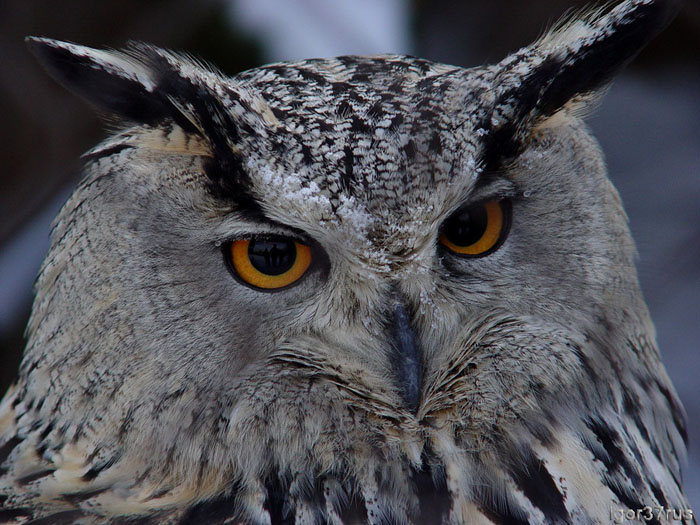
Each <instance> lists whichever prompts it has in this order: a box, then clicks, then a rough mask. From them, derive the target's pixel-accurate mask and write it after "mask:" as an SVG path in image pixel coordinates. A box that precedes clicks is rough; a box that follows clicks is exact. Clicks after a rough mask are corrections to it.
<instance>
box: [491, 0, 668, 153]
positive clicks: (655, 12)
mask: <svg viewBox="0 0 700 525" xmlns="http://www.w3.org/2000/svg"><path fill="white" fill-rule="evenodd" d="M680 5H681V1H680V0H624V1H622V2H621V3H619V4H618V5H617V6H616V7H614V8H613V9H609V10H607V11H606V10H605V9H601V8H597V9H594V10H592V11H590V12H589V13H588V14H585V15H584V16H582V17H577V18H576V19H574V20H571V21H569V22H567V23H564V24H560V25H559V26H558V27H557V28H556V29H555V30H554V31H552V32H550V33H548V34H546V35H545V36H544V37H543V38H541V39H540V40H539V41H537V42H535V43H534V44H533V45H531V46H528V47H526V48H523V49H521V50H520V51H518V52H517V53H514V54H512V55H510V56H508V57H506V58H505V59H504V60H503V61H501V62H500V63H499V64H497V65H496V66H494V67H493V69H492V72H493V75H494V77H493V81H492V82H493V85H494V86H495V102H494V110H493V113H492V118H491V129H492V130H493V133H492V134H491V137H492V140H495V141H498V142H499V143H500V144H501V145H502V146H503V145H505V146H503V148H504V150H505V153H506V154H509V153H510V154H512V153H515V152H516V151H517V149H518V144H520V143H522V140H523V139H524V138H525V137H526V136H527V134H528V133H529V130H531V129H532V127H533V126H535V125H537V123H538V122H540V121H541V120H542V119H546V118H548V117H550V116H551V115H553V114H554V113H556V112H557V111H559V110H561V109H562V108H564V107H565V106H567V105H568V104H570V103H572V102H574V103H577V102H581V101H582V100H586V99H588V98H594V97H595V94H596V92H598V91H600V90H601V89H603V88H605V87H606V85H607V84H608V83H609V82H610V81H611V80H612V78H613V77H614V76H615V75H616V74H617V73H618V72H619V71H620V70H621V69H622V68H623V67H624V66H625V65H627V64H628V63H629V62H630V61H631V60H632V59H633V58H634V57H635V56H636V55H637V53H639V52H640V51H641V50H642V48H643V47H644V46H645V45H646V44H647V43H648V42H649V41H650V40H651V39H652V38H653V37H654V36H655V35H656V34H658V33H659V32H660V31H661V30H662V29H664V28H665V27H666V26H667V25H668V24H669V23H670V22H671V20H672V19H673V18H674V16H675V15H676V14H677V13H678V11H679V9H680Z"/></svg>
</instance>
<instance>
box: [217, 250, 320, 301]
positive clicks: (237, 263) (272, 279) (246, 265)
mask: <svg viewBox="0 0 700 525" xmlns="http://www.w3.org/2000/svg"><path fill="white" fill-rule="evenodd" d="M230 261H231V266H232V267H233V270H234V271H235V272H236V274H237V275H238V277H240V279H241V280H242V281H244V282H245V283H247V284H249V285H250V286H252V287H254V288H261V289H263V290H277V289H280V288H284V287H286V286H289V285H291V284H293V283H295V282H296V281H298V280H299V279H300V278H301V277H302V276H303V275H304V273H306V270H308V269H309V266H310V265H311V249H310V248H309V247H308V246H306V245H305V244H301V243H299V242H296V241H294V240H292V239H287V238H284V237H276V238H261V239H256V238H252V239H241V240H238V241H233V242H232V243H231V247H230Z"/></svg>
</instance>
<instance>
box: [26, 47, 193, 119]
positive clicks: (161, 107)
mask: <svg viewBox="0 0 700 525" xmlns="http://www.w3.org/2000/svg"><path fill="white" fill-rule="evenodd" d="M25 41H26V43H27V46H28V47H29V50H30V51H31V52H32V53H33V54H34V56H36V57H37V59H38V60H39V62H40V63H41V65H42V66H44V68H45V69H46V70H47V71H48V73H49V74H50V75H51V76H52V77H53V78H54V79H56V80H57V81H58V82H59V83H60V84H62V85H63V86H65V87H66V88H67V89H69V90H70V91H72V92H74V93H75V94H77V95H79V96H80V97H82V98H84V99H86V100H87V101H88V102H90V103H91V104H93V105H94V106H96V107H97V108H98V109H100V110H101V111H104V112H105V113H108V114H111V115H115V116H117V117H119V118H121V119H123V120H126V121H129V122H135V123H140V124H146V125H157V124H159V123H162V122H163V121H165V120H172V121H175V122H176V123H177V124H178V125H180V126H181V127H182V128H183V129H185V130H188V131H192V130H193V129H194V127H193V125H192V122H191V118H190V116H189V115H185V114H183V112H182V111H181V109H180V108H179V107H178V104H176V103H174V97H172V96H171V94H170V93H169V92H168V91H169V90H168V89H167V86H163V85H161V84H162V82H161V78H162V77H163V76H164V75H165V74H167V73H171V77H177V78H181V79H182V80H183V81H188V80H189V79H185V78H184V77H181V75H180V72H179V71H177V70H176V68H174V67H173V66H172V65H171V64H170V62H169V61H168V57H170V56H171V54H170V53H168V52H167V51H163V50H161V49H158V48H156V47H152V46H148V45H146V44H133V45H131V47H130V48H128V49H127V50H125V51H114V50H101V49H92V48H89V47H86V46H80V45H77V44H72V43H69V42H60V41H58V40H51V39H48V38H37V37H28V38H26V39H25Z"/></svg>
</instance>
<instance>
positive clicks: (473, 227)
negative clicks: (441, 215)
mask: <svg viewBox="0 0 700 525" xmlns="http://www.w3.org/2000/svg"><path fill="white" fill-rule="evenodd" d="M487 223H488V216H487V214H486V208H485V207H484V206H474V207H473V208H469V209H468V210H465V211H463V212H462V213H460V214H459V215H455V216H454V217H452V218H451V219H448V220H447V222H445V226H444V229H443V233H444V234H445V237H447V240H448V241H450V242H451V243H452V244H454V245H456V246H471V245H472V244H474V243H476V242H478V241H479V239H481V237H483V235H484V232H485V231H486V225H487Z"/></svg>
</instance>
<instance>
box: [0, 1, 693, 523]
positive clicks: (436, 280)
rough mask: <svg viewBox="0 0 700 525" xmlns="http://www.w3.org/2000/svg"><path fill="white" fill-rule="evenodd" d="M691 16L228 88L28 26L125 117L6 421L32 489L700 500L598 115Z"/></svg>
mask: <svg viewBox="0 0 700 525" xmlns="http://www.w3.org/2000/svg"><path fill="white" fill-rule="evenodd" d="M676 7H677V6H676V2H671V1H651V0H626V1H624V2H622V3H621V4H619V5H618V6H617V7H615V8H613V9H608V10H603V11H601V10H597V11H594V12H591V13H590V14H588V15H583V16H581V17H578V18H575V19H572V20H570V21H569V22H567V23H564V24H561V25H560V26H559V27H558V28H557V29H556V30H554V31H553V32H550V33H548V34H547V35H545V36H544V37H543V38H541V39H540V40H538V41H537V42H535V43H534V44H532V45H530V46H528V47H525V48H523V49H521V50H520V51H518V52H516V53H514V54H512V55H510V56H508V57H507V58H505V59H504V60H502V61H501V62H499V63H497V64H495V65H489V66H484V67H479V68H474V69H462V68H459V67H455V66H448V65H443V64H436V63H432V62H429V61H426V60H421V59H417V58H412V57H405V56H394V55H381V56H370V57H357V56H346V57H339V58H335V59H313V60H306V61H301V62H294V63H279V64H272V65H268V66H264V67H261V68H258V69H254V70H250V71H247V72H244V73H241V74H238V75H236V76H234V77H232V78H228V77H225V76H223V75H222V74H220V73H217V72H216V71H214V70H212V69H211V68H209V67H207V66H204V65H203V64H201V63H200V62H197V61H196V60H194V59H191V58H188V57H185V56H182V55H178V54H175V53H172V52H169V51H165V50H162V49H158V48H155V47H152V46H149V45H145V44H131V45H130V46H129V47H127V48H126V49H125V50H122V51H105V50H95V49H90V48H86V47H82V46H78V45H75V44H70V43H65V42H57V41H53V40H47V39H41V38H31V39H29V41H28V43H29V46H30V48H31V50H32V52H34V54H35V55H36V56H37V57H38V58H39V60H40V62H41V63H42V64H43V65H44V66H45V67H46V68H47V69H48V71H49V72H50V73H51V74H52V75H53V76H54V77H55V78H56V79H57V80H58V81H59V82H61V83H63V84H65V85H66V87H68V88H69V89H71V90H72V91H74V92H76V93H77V94H79V95H80V96H82V97H84V98H86V99H87V100H88V101H89V102H90V103H92V104H93V105H95V106H96V107H97V108H98V109H99V110H100V111H102V112H104V113H106V114H107V115H110V116H111V118H116V119H117V121H118V125H117V129H116V131H115V132H114V133H113V134H112V135H111V136H110V137H109V138H108V139H107V140H106V141H105V142H103V143H102V144H101V145H99V146H97V147H96V148H94V149H93V150H91V151H90V152H88V153H87V154H86V155H85V157H84V159H85V174H84V178H83V180H82V182H81V183H80V184H79V186H78V188H77V189H76V190H75V192H74V193H73V195H72V196H71V197H70V199H69V200H68V202H67V203H66V205H65V206H64V208H63V210H62V211H61V213H60V214H59V216H58V218H57V219H56V221H55V224H54V227H53V232H52V247H51V249H50V252H49V254H48V256H47V258H46V261H45V262H44V264H43V266H42V269H41V272H40V275H39V278H38V281H37V285H36V300H35V303H34V309H33V313H32V317H31V320H30V323H29V327H28V336H29V340H28V344H27V348H26V352H25V356H24V360H23V362H22V365H21V373H20V378H19V381H18V384H17V385H16V387H14V388H13V389H12V390H11V391H10V392H9V393H8V395H7V397H6V400H5V401H4V405H3V407H4V408H3V412H1V413H0V437H1V438H2V440H4V441H0V444H1V443H2V442H4V443H6V445H5V447H4V448H5V449H6V457H7V459H6V464H7V465H8V466H7V467H6V472H5V474H0V476H2V477H0V494H2V495H4V496H5V498H6V501H7V502H8V503H7V505H8V508H10V507H12V508H24V509H30V510H28V511H27V512H30V511H31V512H33V513H34V514H35V515H39V516H51V515H53V514H52V513H56V512H62V513H67V514H64V515H68V516H70V517H71V519H73V518H76V517H84V516H92V517H94V519H95V520H97V521H96V522H100V521H99V520H104V522H110V521H109V520H110V519H112V518H113V517H115V516H120V517H122V518H130V519H131V518H136V517H155V518H157V519H162V520H172V521H171V522H173V523H175V522H178V521H177V520H187V519H190V520H192V521H194V522H197V520H202V519H205V518H204V517H205V516H206V517H208V518H207V519H209V518H211V519H212V520H213V519H215V518H214V517H215V516H216V519H224V518H232V517H235V518H236V519H238V520H241V521H243V522H246V523H247V522H251V523H282V522H283V521H284V520H289V519H293V520H296V523H325V522H329V523H341V522H352V520H353V519H358V520H360V521H363V520H364V521H368V522H371V523H383V522H397V523H404V522H409V521H412V520H414V521H416V522H418V523H440V522H445V523H447V522H449V523H470V522H473V521H474V520H476V519H489V520H491V521H492V522H495V523H500V522H501V521H508V520H515V521H517V522H522V523H524V522H531V523H555V522H559V521H562V522H569V523H570V522H587V520H589V521H596V520H600V521H601V522H606V521H608V513H609V508H608V507H609V506H610V505H618V506H623V507H625V508H630V509H636V508H643V507H645V506H647V505H652V504H658V505H663V506H665V507H669V508H671V507H683V506H687V505H686V504H685V499H684V496H683V494H682V490H681V488H680V485H679V483H680V481H679V480H680V472H679V468H680V467H679V464H680V462H682V460H683V455H684V451H685V443H684V439H685V428H684V416H683V412H682V408H681V407H680V405H679V402H678V400H677V398H676V395H675V393H674V390H673V387H672V386H671V384H670V382H669V379H668V377H667V376H666V373H665V372H664V370H663V367H662V365H661V363H660V358H659V354H658V351H657V349H656V346H655V339H654V331H653V327H652V324H651V322H650V319H649V316H648V312H647V309H646V306H645V304H644V301H643V299H642V296H641V293H640V291H639V285H638V282H637V277H636V272H635V268H634V256H635V251H634V246H633V243H632V240H631V237H630V235H629V231H628V228H627V224H626V218H625V214H624V211H623V209H622V206H621V203H620V199H619V197H618V195H617V193H616V191H615V190H614V188H613V187H612V185H611V184H610V181H609V180H608V178H607V175H606V169H605V164H604V160H603V157H602V154H601V152H600V150H599V147H598V145H597V143H596V142H595V140H594V139H593V138H592V137H591V135H590V133H589V131H588V129H587V127H586V126H585V124H584V123H583V122H582V120H581V118H580V116H581V115H582V114H583V113H584V112H585V111H586V109H587V108H589V107H590V104H591V103H592V101H593V100H595V98H596V96H597V95H598V94H599V93H600V92H601V90H602V89H603V88H604V87H605V86H606V84H607V83H608V82H609V81H610V80H611V79H612V77H613V76H614V75H615V73H617V71H618V70H619V69H620V68H622V67H623V66H624V65H625V64H626V63H627V62H628V61H629V60H631V59H632V58H633V56H634V55H635V54H636V53H637V52H638V51H639V50H640V48H641V47H642V46H643V45H644V44H645V43H646V42H647V41H648V40H649V39H650V38H651V37H652V36H653V35H654V34H655V33H657V32H658V31H659V30H660V29H661V28H663V27H664V26H665V25H666V24H667V22H668V21H669V20H670V18H671V16H672V15H673V14H674V13H675V11H676ZM8 444H9V445H8ZM591 501H596V502H599V503H601V504H600V505H592V504H591ZM608 503H610V505H608ZM499 520H500V521H499ZM518 520H519V521H518Z"/></svg>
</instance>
